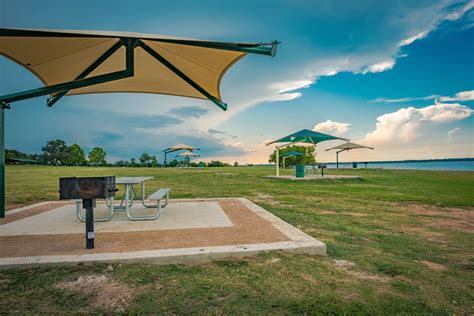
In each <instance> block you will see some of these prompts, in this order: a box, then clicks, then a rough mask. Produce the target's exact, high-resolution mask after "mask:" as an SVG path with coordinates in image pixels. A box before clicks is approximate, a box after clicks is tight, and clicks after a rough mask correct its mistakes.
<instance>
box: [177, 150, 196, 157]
mask: <svg viewBox="0 0 474 316" xmlns="http://www.w3.org/2000/svg"><path fill="white" fill-rule="evenodd" d="M177 156H181V157H199V155H198V154H195V153H193V152H191V151H185V152H182V153H180V154H179V155H177Z"/></svg>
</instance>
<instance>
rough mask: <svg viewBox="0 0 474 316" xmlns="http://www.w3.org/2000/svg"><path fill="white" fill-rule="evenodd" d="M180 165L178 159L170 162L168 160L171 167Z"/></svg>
mask: <svg viewBox="0 0 474 316" xmlns="http://www.w3.org/2000/svg"><path fill="white" fill-rule="evenodd" d="M178 165H179V161H178V160H176V159H173V160H171V161H170V162H168V166H170V167H172V168H173V167H176V166H178Z"/></svg>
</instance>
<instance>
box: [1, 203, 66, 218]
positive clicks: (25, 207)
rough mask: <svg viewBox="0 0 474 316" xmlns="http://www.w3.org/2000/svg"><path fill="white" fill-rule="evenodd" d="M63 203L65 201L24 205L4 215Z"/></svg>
mask: <svg viewBox="0 0 474 316" xmlns="http://www.w3.org/2000/svg"><path fill="white" fill-rule="evenodd" d="M64 202H65V201H44V202H38V203H35V204H30V205H25V206H22V207H18V208H14V209H11V210H7V212H6V214H7V215H9V214H15V213H18V212H22V211H27V210H29V209H32V208H35V207H38V206H42V205H46V204H64ZM71 204H72V201H71Z"/></svg>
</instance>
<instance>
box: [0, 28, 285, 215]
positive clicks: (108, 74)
mask: <svg viewBox="0 0 474 316" xmlns="http://www.w3.org/2000/svg"><path fill="white" fill-rule="evenodd" d="M277 44H278V42H277V41H273V42H269V43H227V42H214V41H206V40H195V39H187V38H177V37H170V36H162V35H153V34H142V33H131V32H99V31H72V30H45V29H11V28H0V55H2V56H5V57H6V58H8V59H10V60H12V61H14V62H16V63H18V64H19V65H21V66H23V67H24V68H26V69H27V70H29V71H30V72H32V73H33V74H34V75H36V76H37V77H38V78H39V79H40V80H41V81H42V82H43V84H44V85H45V86H44V87H40V88H36V89H31V90H27V91H21V92H16V93H11V94H8V95H3V96H0V125H1V126H0V218H2V217H5V179H4V174H5V152H4V143H5V140H4V128H5V124H4V114H5V113H4V112H5V109H9V108H10V104H11V103H13V102H16V101H21V100H26V99H30V98H35V97H39V96H45V95H50V98H49V99H48V101H47V105H48V106H52V105H53V104H55V103H56V102H57V101H58V100H60V99H61V98H62V97H63V96H65V95H76V94H88V93H104V92H141V93H155V94H166V95H175V96H183V97H190V98H197V99H208V100H210V101H212V102H213V103H215V104H216V105H217V106H219V107H220V108H221V109H223V110H226V109H227V104H225V103H224V102H223V101H222V97H221V93H220V83H221V80H222V77H223V76H224V74H225V72H226V71H227V70H228V69H229V68H230V67H231V66H232V65H233V64H234V63H235V62H236V61H238V60H239V59H240V58H242V57H244V56H245V55H246V54H260V55H267V56H275V54H276V49H277Z"/></svg>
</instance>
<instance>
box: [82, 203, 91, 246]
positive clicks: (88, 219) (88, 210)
mask: <svg viewBox="0 0 474 316" xmlns="http://www.w3.org/2000/svg"><path fill="white" fill-rule="evenodd" d="M82 207H84V208H85V209H86V248H87V249H94V200H93V199H83V200H82Z"/></svg>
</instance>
